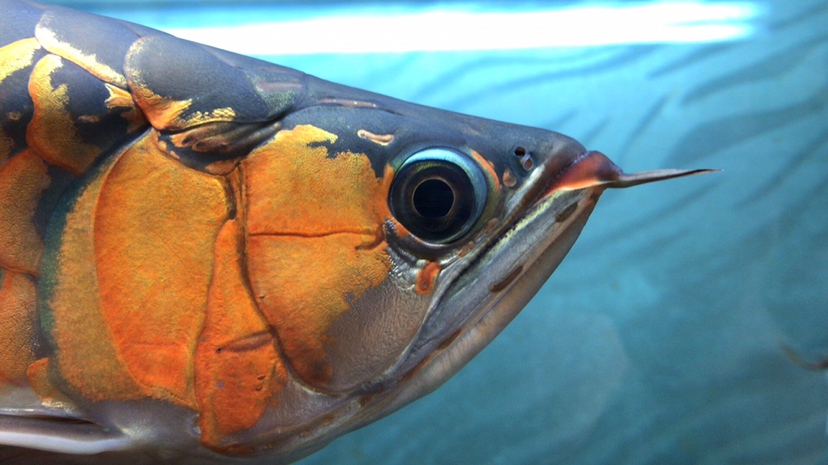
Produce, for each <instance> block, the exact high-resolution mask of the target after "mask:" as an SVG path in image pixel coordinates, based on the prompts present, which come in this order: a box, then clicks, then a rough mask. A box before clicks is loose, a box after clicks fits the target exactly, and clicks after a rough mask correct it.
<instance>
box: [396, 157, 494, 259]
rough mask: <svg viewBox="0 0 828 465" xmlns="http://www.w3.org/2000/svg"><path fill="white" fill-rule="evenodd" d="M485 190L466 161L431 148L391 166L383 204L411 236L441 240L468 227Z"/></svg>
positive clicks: (476, 215)
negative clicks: (393, 172) (393, 171)
mask: <svg viewBox="0 0 828 465" xmlns="http://www.w3.org/2000/svg"><path fill="white" fill-rule="evenodd" d="M487 193H488V185H487V184H486V178H485V176H484V175H483V173H482V172H481V170H480V168H479V167H478V166H477V165H476V164H475V163H474V162H473V161H472V160H471V159H469V158H468V157H467V156H465V155H462V154H460V153H457V152H454V151H453V150H448V149H438V148H433V149H427V150H423V151H421V152H418V153H416V154H414V155H412V156H411V157H409V158H408V159H407V160H406V161H405V162H404V163H403V165H402V166H401V167H400V168H399V170H397V175H396V176H395V177H394V181H393V183H392V184H391V192H390V194H389V199H388V203H389V206H390V208H391V213H393V215H394V217H395V218H397V220H398V221H399V222H400V223H401V224H402V225H403V226H404V227H405V228H406V229H408V231H409V232H411V234H413V235H415V236H417V237H418V238H420V239H422V240H424V241H426V242H432V243H436V244H445V243H448V242H451V241H454V240H457V239H459V238H460V237H462V236H463V235H464V234H465V233H467V232H468V231H469V230H471V229H472V227H473V226H474V225H475V223H476V222H477V220H478V219H479V218H480V214H481V213H482V212H483V207H484V206H485V205H486V197H487Z"/></svg>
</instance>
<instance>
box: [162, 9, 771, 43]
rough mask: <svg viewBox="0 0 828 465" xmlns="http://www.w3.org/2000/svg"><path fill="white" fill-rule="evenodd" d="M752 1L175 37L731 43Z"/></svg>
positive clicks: (319, 24) (464, 14)
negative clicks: (728, 41) (729, 41)
mask: <svg viewBox="0 0 828 465" xmlns="http://www.w3.org/2000/svg"><path fill="white" fill-rule="evenodd" d="M759 12H760V11H759V8H758V7H757V6H756V5H755V4H753V3H744V2H742V3H738V2H737V3H715V4H709V3H704V2H658V3H637V4H632V5H630V4H626V5H604V6H600V5H593V6H587V7H573V8H565V9H555V10H544V11H521V12H477V11H471V10H467V11H464V10H445V9H432V10H426V11H423V10H418V11H412V12H410V13H400V12H399V11H398V12H397V13H394V14H388V13H385V14H383V13H380V12H373V13H363V14H340V15H337V16H328V17H317V18H308V19H302V20H295V21H284V22H268V23H254V24H248V25H240V26H228V27H204V28H178V29H167V32H169V33H171V34H173V35H176V36H178V37H181V38H184V39H188V40H193V41H196V42H201V43H204V44H208V45H213V46H216V47H220V48H224V49H228V50H232V51H234V52H238V53H243V54H246V55H288V54H319V53H392V52H415V51H472V50H515V49H530V48H545V47H583V46H597V45H611V44H644V43H691V42H716V41H726V40H736V39H740V38H744V37H747V36H749V35H750V34H751V33H752V32H753V26H752V25H751V24H750V20H752V19H754V18H756V17H757V16H758V15H759Z"/></svg>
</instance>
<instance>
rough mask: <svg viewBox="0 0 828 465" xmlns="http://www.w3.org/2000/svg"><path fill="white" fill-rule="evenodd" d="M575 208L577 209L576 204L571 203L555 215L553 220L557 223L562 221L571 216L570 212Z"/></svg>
mask: <svg viewBox="0 0 828 465" xmlns="http://www.w3.org/2000/svg"><path fill="white" fill-rule="evenodd" d="M577 209H578V204H577V203H573V204H572V205H570V206H568V207H566V208H564V209H563V211H562V212H560V213H558V214H557V215H555V221H556V222H558V223H563V222H564V221H566V220H567V219H568V218H569V217H570V216H572V214H573V213H575V210H577Z"/></svg>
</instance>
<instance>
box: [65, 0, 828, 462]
mask: <svg viewBox="0 0 828 465" xmlns="http://www.w3.org/2000/svg"><path fill="white" fill-rule="evenodd" d="M64 3H66V4H69V5H72V6H76V7H77V6H80V7H82V8H83V9H86V10H88V11H93V12H97V13H103V14H109V15H113V16H118V17H121V18H126V19H129V20H132V21H135V22H140V23H144V24H146V25H148V26H152V27H159V28H168V29H178V28H185V27H188V28H195V27H202V26H212V25H217V24H218V25H223V26H238V25H245V24H247V23H248V22H249V21H250V18H256V21H267V20H271V19H272V18H277V19H279V20H301V19H304V18H308V17H313V16H315V15H316V16H318V15H320V14H326V15H333V16H336V15H348V14H352V13H353V12H354V11H360V10H359V9H360V8H362V6H361V5H360V4H358V3H354V2H351V3H348V4H345V3H340V4H334V3H322V2H313V3H312V4H310V5H311V6H307V5H308V2H305V3H304V5H305V6H302V5H300V4H298V3H282V4H264V3H245V4H244V5H242V6H236V7H234V8H232V9H231V7H230V5H231V4H230V3H217V2H203V3H199V2H179V3H177V4H176V6H174V7H172V6H171V7H170V8H167V9H162V8H160V7H159V5H163V3H158V2H153V3H150V2H146V3H144V2H140V1H137V2H85V3H82V4H80V5H76V4H73V3H72V2H64ZM662 3H663V2H662ZM724 3H726V2H709V4H724ZM740 3H741V4H742V5H751V6H753V7H756V10H755V16H753V17H751V18H749V19H745V20H744V23H745V24H747V25H749V26H750V31H749V32H747V35H746V36H745V37H743V38H741V39H737V40H730V41H718V42H704V43H693V42H690V43H664V42H658V41H656V42H651V43H637V44H630V43H622V44H614V45H603V46H601V45H593V46H589V47H578V46H575V47H572V46H570V47H543V48H531V49H519V48H513V49H508V50H500V51H490V50H475V51H457V50H454V51H439V52H434V51H409V52H396V53H395V52H390V53H350V54H343V53H315V54H304V55H297V54H291V55H277V53H279V48H278V44H279V43H289V42H291V41H303V40H306V39H307V38H304V37H296V36H295V35H294V36H289V37H283V36H280V35H279V34H278V33H276V34H274V36H273V37H272V40H273V43H274V49H273V51H272V52H267V51H266V50H265V51H264V53H259V55H260V57H263V58H266V59H269V60H272V61H275V62H277V63H280V64H283V65H286V66H291V67H295V68H298V69H301V70H303V71H305V72H308V73H311V74H314V75H317V76H319V77H322V78H325V79H329V80H332V81H336V82H340V83H343V84H348V85H352V86H355V87H360V88H365V89H369V90H372V91H375V92H379V93H384V94H388V95H391V96H394V97H398V98H401V99H405V100H411V101H415V102H418V103H422V104H425V105H430V106H435V107H440V108H445V109H449V110H454V111H458V112H463V113H469V114H473V115H477V116H483V117H488V118H493V119H498V120H503V121H509V122H513V123H520V124H526V125H531V126H539V127H543V128H547V129H552V130H555V131H559V132H562V133H565V134H567V135H570V136H573V137H575V138H576V139H578V140H580V141H581V142H582V143H584V145H586V146H587V147H589V148H591V149H596V150H601V151H602V152H604V153H606V154H607V155H608V156H610V158H612V159H613V160H614V161H615V162H616V163H618V164H619V165H621V166H622V167H624V168H625V169H626V170H627V171H630V172H632V171H640V170H647V169H657V168H719V169H722V170H723V172H722V173H718V174H715V175H707V176H704V177H696V178H688V179H682V180H676V181H671V182H665V183H659V184H654V185H648V186H641V187H637V188H635V189H630V190H622V191H609V192H607V193H606V194H605V195H604V197H603V198H602V200H601V202H600V203H599V205H598V207H597V209H596V211H595V213H594V214H593V217H592V218H591V220H590V222H589V224H588V225H587V227H586V229H585V230H584V233H583V234H582V236H581V239H580V240H579V241H578V242H577V243H576V245H575V246H574V248H573V249H572V252H571V253H570V254H569V256H568V257H567V259H566V260H564V262H563V264H562V265H561V267H560V268H559V270H558V271H557V272H556V273H555V275H554V276H553V277H552V278H551V279H550V280H549V282H548V283H547V285H546V286H545V287H544V288H543V289H542V290H541V292H540V293H539V294H538V296H537V297H536V298H535V299H534V300H533V301H532V302H531V303H530V304H529V305H528V306H527V307H526V309H524V311H523V312H522V313H521V314H520V315H519V316H518V318H517V319H516V320H515V321H514V322H513V323H512V324H511V325H510V326H509V327H508V328H507V329H506V330H505V331H504V332H503V334H502V335H501V336H500V337H498V338H497V339H496V340H495V341H494V342H493V343H492V344H491V345H490V346H489V347H488V348H487V349H485V350H484V351H483V352H482V353H481V354H480V355H479V356H478V357H477V358H476V359H474V360H473V361H472V362H471V363H470V364H469V365H468V366H467V367H466V368H465V369H463V370H462V371H461V372H460V373H459V374H458V375H457V376H455V377H454V378H452V379H451V380H450V381H449V382H448V383H446V385H445V386H443V387H442V388H440V389H438V390H437V391H436V392H435V393H433V394H431V395H429V396H427V397H425V398H423V399H421V400H419V401H417V402H415V403H414V404H412V405H410V406H408V407H406V408H404V409H403V410H401V411H400V412H398V413H396V414H393V415H391V416H390V417H388V418H386V419H384V420H381V421H379V422H377V423H375V424H372V425H370V426H368V427H366V428H364V429H362V430H359V431H357V432H355V433H352V434H350V435H348V436H346V437H344V438H341V439H339V440H337V441H336V442H335V443H333V444H332V445H331V446H329V447H328V448H327V449H325V450H323V451H321V452H320V453H318V454H316V455H314V456H312V457H310V458H308V459H306V460H305V461H304V462H302V463H305V464H326V463H354V464H374V463H435V464H443V463H445V464H448V463H504V464H506V463H508V464H512V463H584V464H591V463H624V464H649V463H653V464H655V463H711V464H718V463H736V462H739V463H768V464H776V463H801V464H810V463H826V461H828V453H827V451H828V439H827V438H826V426H825V423H826V411H827V410H828V383H826V376H825V374H824V373H822V372H819V371H812V370H806V369H803V368H801V367H800V366H798V365H797V364H795V363H793V362H792V360H791V358H790V357H788V356H786V354H785V352H784V351H783V350H782V345H786V346H790V347H791V348H793V350H794V351H796V352H797V353H798V354H800V356H801V357H802V358H803V359H804V360H806V361H810V362H816V361H820V360H822V359H824V358H826V357H828V29H827V28H826V24H828V3H826V2H825V1H824V0H773V1H766V2H760V3H751V2H740ZM509 5H513V4H510V3H494V2H488V3H486V2H483V3H481V2H477V3H474V4H468V3H465V4H463V5H461V6H462V8H463V9H464V11H477V12H486V11H504V10H506V9H507V8H508V7H509ZM584 5H595V2H589V3H587V2H534V3H531V4H522V5H521V10H522V11H533V9H537V10H538V11H540V10H543V9H549V8H553V7H562V6H569V7H578V6H584ZM369 6H370V8H371V10H372V12H374V13H376V12H379V13H383V12H389V11H390V12H392V13H394V14H400V15H402V14H408V13H411V12H412V11H414V12H417V11H420V10H418V8H422V5H418V4H393V5H392V4H389V3H377V2H374V3H371V4H369ZM427 6H428V7H429V8H433V7H444V6H452V5H451V4H447V3H440V2H431V3H428V4H427ZM454 6H457V5H454ZM512 8H513V7H512ZM254 22H255V21H254ZM587 26H588V25H587ZM527 27H536V26H534V25H527ZM618 27H619V28H621V25H620V24H619V25H618ZM610 29H611V28H610ZM463 31H464V29H462V28H461V27H460V26H459V25H458V27H457V30H448V31H445V30H444V31H441V33H444V34H445V35H446V38H445V41H447V42H448V41H451V40H452V35H453V34H454V35H458V34H462V33H463ZM524 32H526V31H521V30H520V29H517V30H514V31H512V33H513V34H514V35H520V34H522V33H524ZM552 32H553V31H550V33H552ZM599 32H601V33H605V32H607V28H606V27H604V26H602V27H600V28H596V29H590V28H589V27H587V28H585V29H583V34H585V35H591V34H597V33H599ZM610 32H611V31H610ZM320 34H322V35H323V38H324V32H312V31H309V32H308V36H313V35H317V36H318V35H320ZM610 35H611V34H610ZM216 40H218V41H219V42H221V41H222V38H221V35H218V36H217V38H216ZM226 40H227V43H228V44H230V45H233V41H232V40H231V38H229V37H228V38H227V39H226ZM328 40H330V41H336V40H337V38H336V37H335V36H334V37H330V38H329V39H328ZM376 40H378V41H382V40H390V39H389V38H388V37H387V36H386V37H383V36H378V37H377V39H376ZM230 45H228V47H229V46H230ZM322 51H323V52H324V50H322Z"/></svg>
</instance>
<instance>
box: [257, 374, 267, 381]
mask: <svg viewBox="0 0 828 465" xmlns="http://www.w3.org/2000/svg"><path fill="white" fill-rule="evenodd" d="M265 378H267V376H266V375H259V376H257V377H256V379H258V380H259V381H264V379H265Z"/></svg>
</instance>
